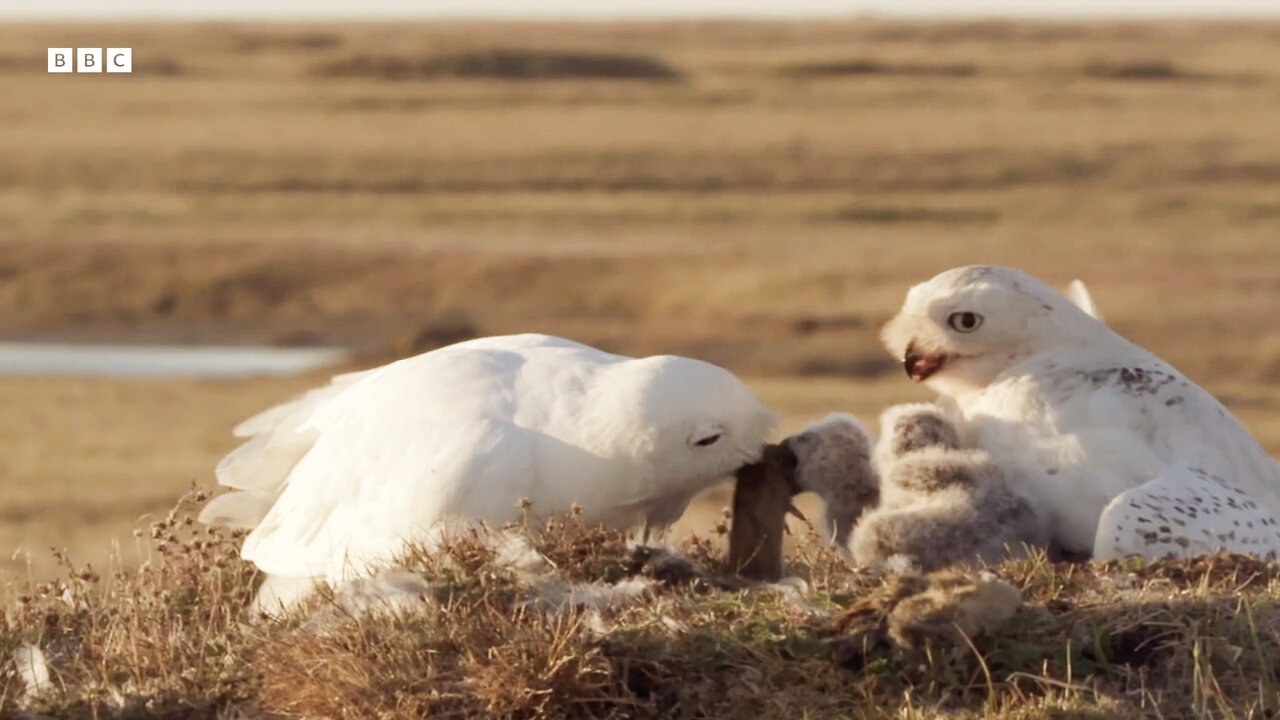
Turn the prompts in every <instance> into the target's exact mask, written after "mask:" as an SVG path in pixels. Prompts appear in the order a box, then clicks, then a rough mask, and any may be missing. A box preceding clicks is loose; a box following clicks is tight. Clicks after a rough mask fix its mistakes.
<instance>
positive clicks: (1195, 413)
mask: <svg viewBox="0 0 1280 720" xmlns="http://www.w3.org/2000/svg"><path fill="white" fill-rule="evenodd" d="M1050 376H1051V378H1052V380H1050V381H1049V383H1048V386H1047V388H1046V389H1047V391H1048V392H1046V396H1047V397H1049V398H1051V399H1053V400H1054V401H1055V402H1056V403H1057V405H1056V409H1057V411H1058V417H1057V420H1058V421H1059V423H1060V424H1061V425H1062V426H1063V427H1066V428H1082V429H1081V430H1078V431H1077V434H1079V435H1080V436H1082V437H1085V438H1090V439H1091V440H1090V442H1089V445H1090V447H1089V448H1087V449H1086V452H1085V453H1084V454H1083V457H1082V458H1081V462H1080V464H1079V465H1078V467H1077V470H1078V477H1077V478H1075V479H1074V480H1075V483H1074V487H1073V489H1072V490H1071V492H1073V493H1074V492H1079V493H1085V492H1086V490H1085V489H1084V488H1085V487H1089V488H1090V489H1093V488H1096V489H1097V490H1100V491H1103V492H1108V493H1110V494H1111V495H1113V499H1112V500H1110V501H1109V502H1108V503H1107V504H1106V505H1105V509H1104V510H1103V513H1102V516H1101V518H1100V519H1099V521H1098V527H1097V530H1096V536H1095V538H1094V540H1095V543H1094V544H1095V553H1102V554H1103V555H1104V556H1112V555H1113V554H1114V553H1118V552H1137V553H1139V554H1142V555H1145V556H1148V557H1154V556H1161V555H1165V554H1168V553H1169V552H1176V553H1179V554H1188V553H1191V552H1205V551H1206V548H1209V549H1210V550H1208V551H1212V550H1214V549H1219V548H1231V549H1237V550H1243V549H1249V550H1250V551H1252V552H1267V551H1269V548H1270V547H1271V545H1270V544H1269V543H1271V542H1272V540H1274V539H1275V538H1274V533H1273V532H1264V531H1262V529H1261V528H1262V527H1263V525H1262V523H1263V521H1264V520H1265V521H1267V523H1268V524H1269V523H1270V522H1273V521H1274V518H1276V517H1277V515H1276V512H1277V510H1278V509H1280V471H1277V468H1276V465H1275V463H1274V462H1273V461H1272V460H1271V459H1270V458H1269V457H1267V455H1266V454H1265V452H1263V450H1262V449H1261V447H1260V446H1259V445H1258V443H1257V442H1256V441H1255V440H1254V439H1253V437H1252V436H1251V435H1250V434H1249V431H1248V430H1247V429H1246V428H1245V427H1244V426H1243V425H1242V424H1240V422H1239V421H1237V420H1236V419H1235V418H1234V417H1233V416H1232V415H1231V413H1230V412H1228V411H1227V409H1226V408H1225V407H1223V406H1222V405H1221V403H1219V402H1218V401H1217V400H1216V399H1214V398H1213V397H1212V396H1211V395H1210V394H1209V393H1208V392H1206V391H1205V390H1204V389H1202V388H1200V387H1199V386H1198V385H1196V384H1194V383H1192V382H1191V381H1189V380H1187V379H1186V378H1185V377H1183V376H1182V375H1181V374H1180V373H1179V372H1178V371H1176V370H1175V369H1173V368H1172V367H1170V366H1168V365H1167V364H1165V363H1163V362H1161V361H1160V360H1158V359H1157V358H1155V357H1154V356H1152V355H1150V354H1149V353H1145V352H1137V353H1128V354H1126V356H1125V357H1123V358H1121V361H1119V362H1112V363H1092V364H1085V365H1083V367H1081V366H1076V367H1075V368H1073V369H1071V370H1066V371H1057V372H1054V373H1051V374H1050ZM1108 485H1109V487H1108ZM1125 486H1127V487H1125ZM1219 502H1220V503H1221V507H1220V508H1219V509H1218V510H1216V511H1214V512H1199V513H1197V517H1195V518H1185V517H1180V516H1179V515H1180V513H1179V511H1178V510H1177V508H1179V507H1186V506H1187V503H1192V504H1202V503H1211V504H1217V503H1219ZM1135 505H1136V506H1137V507H1135ZM1139 509H1141V511H1142V512H1144V513H1147V515H1134V513H1135V512H1137V511H1138V510H1139ZM1131 515H1132V516H1133V518H1135V519H1129V516H1131ZM1139 517H1144V518H1146V520H1138V519H1136V518H1139ZM1156 520H1161V521H1162V522H1161V523H1160V524H1159V525H1158V526H1157V527H1169V528H1171V529H1173V530H1179V529H1180V530H1181V533H1174V534H1170V533H1169V532H1164V531H1154V532H1155V534H1154V535H1153V534H1152V533H1153V529H1152V528H1143V527H1141V526H1142V525H1146V524H1148V521H1152V522H1154V521H1156ZM1179 520H1180V521H1181V522H1183V523H1186V525H1185V526H1182V527H1181V528H1180V526H1179V525H1178V522H1177V521H1179ZM1250 524H1252V525H1253V526H1254V528H1257V529H1258V534H1256V535H1249V534H1247V533H1245V532H1244V531H1245V530H1251V529H1253V528H1250ZM1219 536H1221V537H1219ZM1117 538H1119V539H1117ZM1153 538H1154V539H1153ZM1169 538H1172V539H1169ZM1264 541H1265V543H1268V544H1265V545H1264ZM1183 543H1186V544H1187V546H1186V547H1183Z"/></svg>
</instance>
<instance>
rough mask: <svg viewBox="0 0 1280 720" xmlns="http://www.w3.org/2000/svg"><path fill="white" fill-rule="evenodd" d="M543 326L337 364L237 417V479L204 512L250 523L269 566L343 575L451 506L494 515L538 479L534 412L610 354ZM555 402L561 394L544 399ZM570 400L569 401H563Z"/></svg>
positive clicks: (250, 541)
mask: <svg viewBox="0 0 1280 720" xmlns="http://www.w3.org/2000/svg"><path fill="white" fill-rule="evenodd" d="M621 359H623V358H619V357H617V356H612V355H608V354H606V353H602V352H600V351H597V350H594V349H592V348H588V347H586V346H583V345H579V344H577V343H573V342H571V341H567V340H563V339H560V338H553V337H548V336H541V335H523V336H512V337H506V338H485V339H483V340H478V341H472V342H468V343H461V344H459V345H454V346H450V347H448V348H442V349H440V350H436V351H433V352H430V353H426V354H424V355H419V356H417V357H414V358H409V359H406V360H402V361H399V362H396V363H392V364H391V365H387V366H384V367H381V368H377V369H374V370H370V371H366V372H364V373H359V374H355V375H350V376H344V377H343V378H341V379H340V380H339V381H338V382H336V383H335V384H334V385H331V386H329V387H326V388H322V389H320V390H317V391H313V392H312V393H310V394H308V395H306V396H304V397H303V398H301V399H299V400H298V401H295V402H294V403H291V404H286V405H285V406H281V407H280V408H276V409H272V410H269V411H267V413H264V414H262V415H259V416H258V417H257V418H255V419H252V420H250V421H248V422H247V423H246V424H245V426H242V427H245V428H246V431H255V433H256V434H254V436H253V437H252V439H251V440H250V441H249V442H247V443H246V444H245V445H243V446H242V447H241V448H239V449H237V450H236V451H234V452H233V453H232V454H231V455H229V456H228V457H227V458H226V459H225V460H224V461H223V463H221V464H220V466H219V481H220V482H221V483H222V484H224V485H228V486H231V487H236V488H240V489H242V490H244V491H245V492H241V493H230V494H228V495H224V496H222V497H220V498H217V499H215V500H214V501H213V502H211V503H210V504H209V505H208V506H207V507H206V510H205V512H204V513H202V516H201V519H202V520H208V521H213V522H216V521H223V522H224V523H225V524H233V525H238V526H241V527H253V528H254V530H253V532H252V533H250V535H249V537H248V538H247V539H246V541H245V545H244V548H243V554H244V556H245V557H246V558H248V559H250V560H252V561H254V562H255V563H257V564H258V565H259V567H261V568H262V569H263V570H265V571H267V572H268V573H272V574H279V575H327V576H331V577H336V576H340V575H341V574H343V573H345V572H347V571H348V570H351V569H359V568H360V566H362V565H363V564H364V563H365V562H367V561H368V560H371V559H385V558H386V556H387V554H388V553H394V552H395V551H396V550H398V549H400V548H402V547H403V542H404V540H406V539H410V538H415V537H417V536H418V535H419V534H421V533H423V532H425V531H426V530H427V529H428V528H430V527H431V526H432V525H433V524H434V523H436V521H438V520H440V519H441V518H443V517H444V516H446V515H448V514H450V513H451V512H458V511H461V510H465V513H466V514H467V515H468V516H470V517H476V518H480V519H486V520H494V521H503V520H506V519H509V518H510V517H511V516H513V515H514V514H515V513H516V510H515V503H516V500H517V499H519V498H520V497H522V496H525V495H526V494H528V493H530V492H532V491H533V489H534V488H533V487H532V485H533V484H534V483H536V482H537V481H538V471H537V467H536V464H537V456H538V455H539V454H542V455H545V454H546V453H545V451H543V450H542V449H541V445H542V444H545V443H541V442H540V437H541V434H540V433H539V430H540V429H545V428H541V426H542V425H543V424H546V423H554V422H555V421H556V420H557V418H561V417H564V416H566V415H571V414H572V413H571V412H565V409H566V408H565V407H563V406H562V405H563V404H565V403H568V404H570V405H571V404H572V403H573V402H574V401H575V398H580V397H581V392H582V388H584V387H585V386H586V385H587V384H588V378H589V377H590V375H591V373H592V372H593V371H594V369H596V368H598V367H599V366H600V365H602V364H607V363H610V362H614V361H617V360H621ZM552 403H559V404H561V406H557V407H550V406H549V404H552ZM570 409H571V408H570Z"/></svg>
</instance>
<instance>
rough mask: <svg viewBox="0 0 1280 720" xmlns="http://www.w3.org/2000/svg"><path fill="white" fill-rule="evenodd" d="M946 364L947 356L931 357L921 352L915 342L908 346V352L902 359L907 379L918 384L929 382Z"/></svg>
mask: <svg viewBox="0 0 1280 720" xmlns="http://www.w3.org/2000/svg"><path fill="white" fill-rule="evenodd" d="M946 364H947V356H946V355H929V354H927V353H924V352H921V351H920V350H919V349H917V348H916V344H915V343H914V342H913V343H911V344H909V345H907V352H906V354H904V355H903V357H902V369H903V370H906V372H907V377H909V378H911V379H912V380H914V381H916V382H924V381H925V380H928V379H929V378H930V377H931V376H932V375H933V374H934V373H936V372H938V371H939V370H941V369H942V366H943V365H946Z"/></svg>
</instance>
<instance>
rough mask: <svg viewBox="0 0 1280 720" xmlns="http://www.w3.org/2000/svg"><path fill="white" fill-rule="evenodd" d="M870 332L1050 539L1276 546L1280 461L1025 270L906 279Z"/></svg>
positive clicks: (1116, 552)
mask: <svg viewBox="0 0 1280 720" xmlns="http://www.w3.org/2000/svg"><path fill="white" fill-rule="evenodd" d="M1089 311H1091V312H1096V310H1095V309H1093V308H1092V306H1091V304H1090V308H1089ZM883 339H884V342H885V345H886V346H887V347H888V349H889V351H890V352H891V353H892V354H893V355H894V356H895V357H897V358H899V359H900V360H901V361H902V362H903V365H904V367H905V369H906V372H907V374H908V375H909V376H910V377H911V379H913V380H915V381H917V382H924V383H926V384H927V385H928V386H929V387H930V388H932V389H933V390H936V391H937V392H938V393H939V394H940V395H941V396H942V398H941V399H942V401H943V402H944V403H947V404H948V406H949V407H950V408H952V409H954V411H955V412H956V413H958V415H959V418H960V420H961V422H962V433H963V434H964V435H965V437H964V442H965V444H966V445H968V446H971V447H981V448H983V449H985V450H987V451H988V452H989V453H990V454H991V456H992V458H993V459H994V460H995V461H996V462H997V463H998V464H999V465H1000V466H1001V467H1002V468H1004V469H1006V471H1007V473H1008V474H1009V475H1010V476H1011V477H1017V478H1019V479H1020V482H1021V483H1024V485H1023V486H1022V487H1019V488H1018V490H1019V491H1020V492H1022V493H1023V494H1025V495H1026V496H1027V497H1028V498H1029V499H1030V500H1031V501H1032V502H1033V503H1034V504H1035V505H1036V509H1037V511H1038V512H1039V513H1040V514H1041V515H1042V516H1043V517H1046V518H1047V519H1048V520H1049V522H1050V530H1051V532H1052V534H1053V536H1054V540H1055V541H1056V542H1057V543H1059V544H1060V545H1061V546H1062V547H1063V549H1065V550H1067V551H1069V552H1076V553H1081V552H1082V553H1090V552H1091V553H1092V554H1093V555H1094V557H1096V558H1099V559H1107V558H1113V557H1118V556H1123V555H1129V554H1139V555H1143V556H1146V557H1161V556H1165V555H1169V554H1173V555H1192V554H1199V553H1208V552H1214V551H1217V550H1231V551H1236V552H1252V553H1256V554H1267V553H1272V552H1276V551H1278V550H1280V526H1278V524H1277V515H1276V513H1277V511H1278V510H1280V470H1277V467H1276V465H1275V463H1274V462H1273V461H1272V460H1271V458H1269V457H1268V456H1267V455H1266V453H1265V452H1264V451H1263V450H1262V448H1261V447H1259V445H1258V443H1257V441H1255V440H1254V438H1253V437H1252V436H1251V435H1250V434H1249V432H1248V430H1246V429H1245V428H1244V426H1243V425H1241V424H1240V422H1238V421H1237V420H1236V419H1235V418H1234V417H1233V416H1232V415H1231V413H1229V412H1228V411H1227V409H1226V408H1225V407H1223V406H1222V405H1221V404H1220V403H1219V402H1218V401H1217V400H1215V399H1214V398H1213V397H1212V396H1211V395H1209V393H1207V392H1206V391H1204V390H1203V389H1202V388H1200V387H1199V386H1198V385H1196V384H1194V383H1192V382H1191V381H1190V380H1188V379H1187V378H1185V377H1184V376H1183V375H1182V374H1181V373H1179V372H1178V371H1177V370H1175V369H1174V368H1173V367H1171V366H1170V365H1169V364H1167V363H1165V362H1163V361H1162V360H1160V359H1159V358H1157V357H1156V356H1154V355H1152V354H1151V353H1149V352H1147V351H1146V350H1143V349H1142V348H1140V347H1138V346H1136V345H1134V344H1133V343H1131V342H1129V341H1128V340H1125V339H1124V338H1122V337H1120V336H1119V335H1117V334H1116V333H1115V332H1113V331H1111V330H1110V329H1108V328H1107V327H1106V326H1105V325H1103V324H1102V323H1101V322H1099V321H1098V320H1097V319H1096V318H1094V317H1093V316H1091V315H1090V314H1089V312H1086V311H1085V310H1082V309H1081V308H1080V307H1078V306H1077V305H1076V304H1074V303H1073V302H1071V301H1069V300H1068V299H1066V298H1064V297H1063V296H1062V295H1060V294H1059V293H1057V292H1055V291H1054V290H1052V289H1050V288H1049V287H1047V286H1046V285H1045V284H1043V283H1041V282H1040V281H1039V280H1036V279H1035V278H1032V277H1030V276H1028V275H1026V274H1025V273H1022V272H1019V271H1017V270H1012V269H1008V268H1002V267H993V266H970V267H963V268H957V269H954V270H949V271H947V272H944V273H942V274H941V275H938V276H937V277H934V278H933V279H931V280H929V281H928V282H925V283H922V284H920V285H916V286H915V287H913V288H911V290H910V292H908V294H907V298H906V302H905V304H904V305H903V308H902V310H901V312H899V314H898V315H897V316H896V317H894V318H893V319H892V320H890V321H889V323H888V324H887V325H886V326H885V328H884V332H883Z"/></svg>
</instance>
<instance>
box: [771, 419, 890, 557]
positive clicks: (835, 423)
mask: <svg viewBox="0 0 1280 720" xmlns="http://www.w3.org/2000/svg"><path fill="white" fill-rule="evenodd" d="M782 444H783V445H785V446H786V447H787V448H789V449H790V450H791V451H792V452H793V453H795V456H796V458H797V467H796V484H797V485H799V487H800V489H801V490H808V491H811V492H815V493H817V494H818V495H820V496H821V497H822V499H823V502H824V503H825V506H824V510H823V515H822V531H823V534H824V535H826V537H827V538H828V539H830V540H831V541H832V542H834V543H835V544H836V545H838V546H840V547H846V546H847V545H848V542H849V533H850V532H851V531H852V530H853V526H854V523H856V522H857V521H858V517H859V516H861V515H862V513H863V511H864V510H866V509H868V508H871V507H874V506H875V504H876V503H877V502H878V497H879V493H880V482H879V478H877V477H876V471H875V468H874V467H873V466H872V464H871V440H870V438H869V437H868V436H867V432H866V430H863V429H862V425H861V424H860V423H859V422H858V420H857V418H855V417H853V416H852V415H847V414H845V413H831V414H830V415H828V416H826V417H825V418H823V419H822V420H819V421H818V422H815V423H811V424H810V425H809V426H808V427H806V428H805V429H804V430H802V431H800V432H798V433H796V434H795V435H792V436H790V437H788V438H787V439H786V440H784V441H783V443H782Z"/></svg>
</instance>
